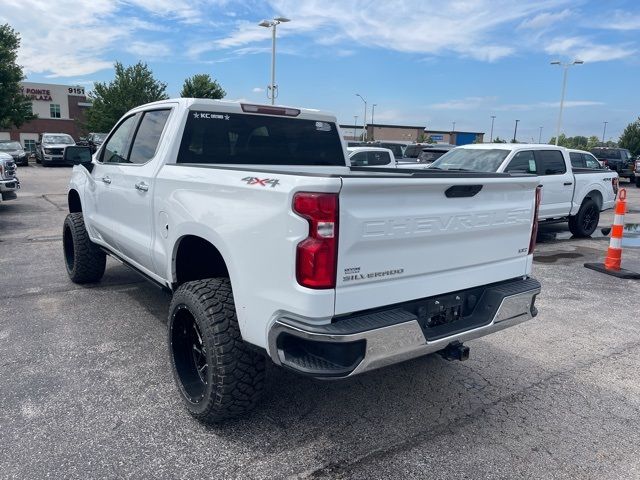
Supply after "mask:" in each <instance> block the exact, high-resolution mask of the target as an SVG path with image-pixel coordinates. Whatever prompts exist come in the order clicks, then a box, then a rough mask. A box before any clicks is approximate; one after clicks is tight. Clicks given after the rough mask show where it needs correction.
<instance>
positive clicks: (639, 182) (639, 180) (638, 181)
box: [636, 177, 640, 188]
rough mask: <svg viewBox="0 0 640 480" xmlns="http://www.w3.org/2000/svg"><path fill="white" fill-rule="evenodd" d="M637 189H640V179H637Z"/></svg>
mask: <svg viewBox="0 0 640 480" xmlns="http://www.w3.org/2000/svg"><path fill="white" fill-rule="evenodd" d="M636 187H638V188H640V177H636Z"/></svg>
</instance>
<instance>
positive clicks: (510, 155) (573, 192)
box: [430, 143, 618, 237]
mask: <svg viewBox="0 0 640 480" xmlns="http://www.w3.org/2000/svg"><path fill="white" fill-rule="evenodd" d="M430 168H432V169H436V170H443V171H479V172H508V173H515V172H519V173H527V174H530V175H538V178H539V180H540V185H541V186H542V187H544V188H542V200H541V202H540V216H539V220H541V221H545V222H548V223H555V222H569V230H570V231H571V233H572V234H573V235H575V236H576V237H588V236H590V235H591V234H592V233H593V232H594V231H595V229H596V228H597V227H598V222H599V221H600V212H601V211H604V210H608V209H610V208H613V206H614V204H615V201H616V195H617V193H618V174H617V173H616V172H614V171H611V170H608V169H606V168H575V167H572V164H571V158H570V155H569V151H568V150H567V149H566V148H564V147H556V146H553V145H543V144H538V143H536V144H522V143H515V144H503V143H495V144H492V143H485V144H474V145H464V146H462V147H458V148H456V149H455V150H452V151H450V152H449V153H446V154H445V155H443V156H442V157H440V158H439V159H438V160H436V161H435V162H433V163H432V164H431V166H430Z"/></svg>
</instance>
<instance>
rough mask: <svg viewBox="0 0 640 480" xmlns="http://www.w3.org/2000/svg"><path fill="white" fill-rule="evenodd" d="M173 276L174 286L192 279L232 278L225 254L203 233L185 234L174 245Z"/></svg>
mask: <svg viewBox="0 0 640 480" xmlns="http://www.w3.org/2000/svg"><path fill="white" fill-rule="evenodd" d="M171 263H172V266H171V278H172V283H173V286H174V288H177V287H178V286H180V285H181V284H183V283H185V282H189V281H192V280H203V279H205V278H216V277H225V278H229V279H230V280H231V276H230V273H229V264H228V263H227V261H226V259H225V257H224V255H223V254H222V252H221V251H220V249H218V247H216V245H214V243H213V242H211V241H209V240H208V239H207V238H204V237H203V236H201V235H195V234H184V235H182V236H180V237H179V238H178V239H177V240H176V242H175V244H174V247H173V254H172V262H171Z"/></svg>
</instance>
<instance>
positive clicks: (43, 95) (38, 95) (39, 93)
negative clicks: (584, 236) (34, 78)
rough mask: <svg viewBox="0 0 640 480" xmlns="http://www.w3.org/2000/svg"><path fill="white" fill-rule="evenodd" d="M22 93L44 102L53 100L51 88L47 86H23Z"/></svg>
mask: <svg viewBox="0 0 640 480" xmlns="http://www.w3.org/2000/svg"><path fill="white" fill-rule="evenodd" d="M22 94H23V95H25V96H26V97H28V98H30V99H31V100H39V101H43V102H50V101H52V100H53V98H52V97H51V90H49V89H47V88H31V87H27V88H24V87H23V88H22Z"/></svg>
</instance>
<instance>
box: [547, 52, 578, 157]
mask: <svg viewBox="0 0 640 480" xmlns="http://www.w3.org/2000/svg"><path fill="white" fill-rule="evenodd" d="M583 63H584V62H583V61H582V60H574V61H573V62H571V63H562V62H560V61H559V60H554V61H553V62H551V65H559V66H561V67H562V69H563V74H562V95H561V96H560V112H559V113H558V129H557V130H558V131H557V132H556V146H557V145H558V140H559V139H560V130H561V129H562V109H563V108H564V93H565V91H566V90H567V72H568V71H569V67H572V66H573V65H582V64H583Z"/></svg>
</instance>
